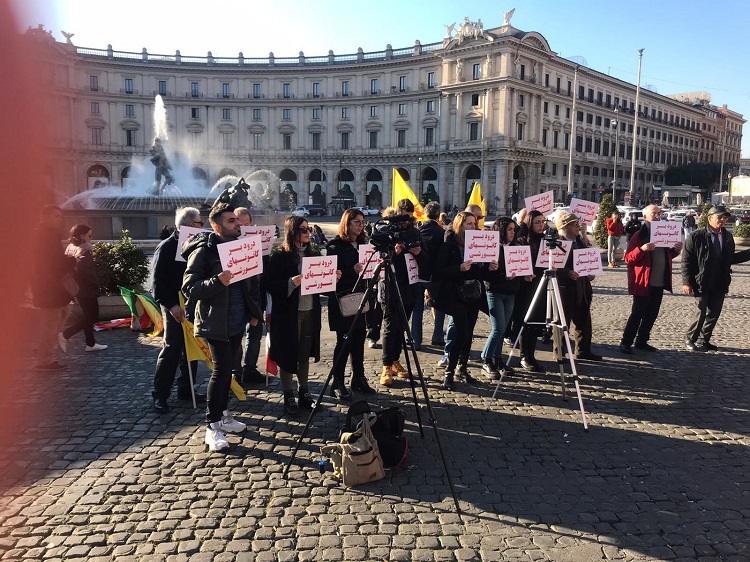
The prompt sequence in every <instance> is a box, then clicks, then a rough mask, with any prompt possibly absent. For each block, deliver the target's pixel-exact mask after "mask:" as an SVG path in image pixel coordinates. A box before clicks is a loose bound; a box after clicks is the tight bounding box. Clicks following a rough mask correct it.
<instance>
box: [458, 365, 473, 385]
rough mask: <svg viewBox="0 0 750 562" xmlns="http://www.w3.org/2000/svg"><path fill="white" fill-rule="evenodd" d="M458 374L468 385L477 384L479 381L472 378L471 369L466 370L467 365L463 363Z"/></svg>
mask: <svg viewBox="0 0 750 562" xmlns="http://www.w3.org/2000/svg"><path fill="white" fill-rule="evenodd" d="M458 374H459V375H460V376H461V378H462V379H464V381H466V382H467V383H469V384H477V379H475V378H474V377H472V376H471V373H469V369H467V368H466V363H462V364H460V365H459V366H458Z"/></svg>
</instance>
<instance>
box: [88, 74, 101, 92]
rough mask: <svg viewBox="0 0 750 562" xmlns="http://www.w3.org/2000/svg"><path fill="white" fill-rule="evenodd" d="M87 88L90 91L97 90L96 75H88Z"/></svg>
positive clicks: (97, 81) (97, 80)
mask: <svg viewBox="0 0 750 562" xmlns="http://www.w3.org/2000/svg"><path fill="white" fill-rule="evenodd" d="M89 88H90V89H91V91H92V92H98V91H99V77H98V76H89Z"/></svg>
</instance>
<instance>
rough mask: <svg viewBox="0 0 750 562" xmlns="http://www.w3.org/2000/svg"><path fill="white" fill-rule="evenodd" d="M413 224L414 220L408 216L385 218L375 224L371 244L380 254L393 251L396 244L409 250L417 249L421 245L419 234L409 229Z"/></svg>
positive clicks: (413, 229)
mask: <svg viewBox="0 0 750 562" xmlns="http://www.w3.org/2000/svg"><path fill="white" fill-rule="evenodd" d="M411 222H412V218H411V217H410V216H409V215H406V214H404V215H394V216H392V217H383V218H382V219H381V220H379V221H378V222H377V223H375V228H374V229H373V231H372V236H371V237H370V242H372V245H373V246H374V247H375V249H376V250H378V251H379V252H386V251H389V250H393V249H394V248H395V247H396V244H403V245H404V246H405V247H406V249H407V250H408V249H410V248H416V247H418V246H419V245H420V239H419V232H418V231H417V230H416V229H415V228H408V226H410V225H411ZM405 225H406V226H407V228H404V226H405Z"/></svg>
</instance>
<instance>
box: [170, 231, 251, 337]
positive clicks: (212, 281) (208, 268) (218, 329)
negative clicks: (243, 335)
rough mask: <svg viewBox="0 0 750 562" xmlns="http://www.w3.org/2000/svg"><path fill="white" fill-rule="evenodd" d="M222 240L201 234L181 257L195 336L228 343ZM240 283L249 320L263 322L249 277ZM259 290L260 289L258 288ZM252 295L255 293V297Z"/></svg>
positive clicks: (185, 292) (212, 235) (227, 308)
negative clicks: (192, 311)
mask: <svg viewBox="0 0 750 562" xmlns="http://www.w3.org/2000/svg"><path fill="white" fill-rule="evenodd" d="M221 242H222V240H221V238H219V236H218V235H217V234H216V233H214V232H211V233H210V234H205V233H200V234H196V235H195V236H193V237H192V238H191V239H190V240H188V241H187V242H186V243H185V246H184V247H183V249H182V257H183V258H185V259H186V260H187V268H186V269H185V275H184V277H183V282H182V292H183V293H184V294H185V295H187V297H188V300H189V302H190V303H191V304H194V305H195V306H196V308H195V335H196V336H199V337H202V338H208V339H214V340H224V341H228V340H229V333H228V332H229V326H228V322H229V287H227V286H226V285H224V284H223V283H222V282H221V281H219V278H218V275H219V273H221V272H222V267H221V260H220V259H219V249H218V245H219V244H221ZM237 283H241V286H242V291H243V294H244V297H245V303H246V305H247V308H248V310H249V312H250V317H248V321H249V320H250V318H257V319H258V321H259V322H262V321H263V312H262V311H261V309H260V306H259V305H258V295H257V292H256V291H255V287H254V284H253V282H252V281H251V279H250V278H248V279H243V280H241V281H237ZM256 287H257V286H256ZM253 292H256V294H255V295H253Z"/></svg>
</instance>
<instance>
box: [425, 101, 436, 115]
mask: <svg viewBox="0 0 750 562" xmlns="http://www.w3.org/2000/svg"><path fill="white" fill-rule="evenodd" d="M427 113H435V100H427Z"/></svg>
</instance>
